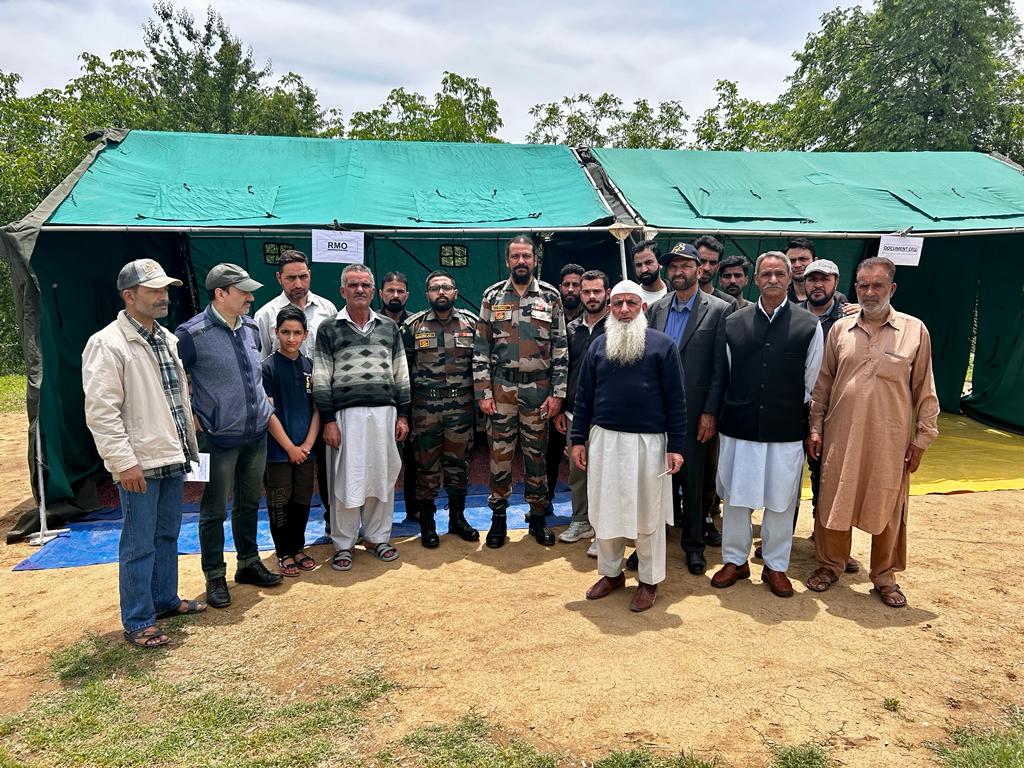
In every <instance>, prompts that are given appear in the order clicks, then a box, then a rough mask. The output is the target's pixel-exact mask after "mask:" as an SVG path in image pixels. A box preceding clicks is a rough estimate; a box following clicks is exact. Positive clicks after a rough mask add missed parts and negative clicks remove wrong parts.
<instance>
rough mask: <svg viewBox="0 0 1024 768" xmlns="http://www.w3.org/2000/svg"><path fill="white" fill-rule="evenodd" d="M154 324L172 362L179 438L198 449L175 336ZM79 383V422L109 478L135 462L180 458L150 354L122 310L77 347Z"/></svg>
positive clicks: (145, 465) (146, 464) (166, 462)
mask: <svg viewBox="0 0 1024 768" xmlns="http://www.w3.org/2000/svg"><path fill="white" fill-rule="evenodd" d="M156 327H157V328H158V329H159V332H160V333H162V334H163V338H164V341H165V342H166V344H167V346H168V348H169V349H170V350H171V354H172V355H173V356H174V362H175V364H176V365H177V368H178V378H179V380H180V381H181V399H182V402H183V404H184V406H185V429H186V432H185V439H186V440H187V441H188V445H189V448H190V449H191V450H192V451H193V453H194V454H196V455H198V453H199V448H198V446H197V444H196V433H195V429H194V427H193V426H192V404H191V402H190V400H189V395H188V379H186V378H185V370H184V368H182V366H181V360H180V359H178V351H177V348H178V339H177V337H176V336H175V335H174V334H173V333H171V332H170V331H168V330H167V329H166V328H164V327H163V326H161V325H160V324H159V323H157V324H156ZM82 388H83V389H84V390H85V423H86V424H87V425H88V426H89V431H90V432H92V437H93V440H95V441H96V451H97V452H98V453H99V455H100V458H102V459H103V464H104V466H106V468H107V469H108V470H109V472H110V474H111V475H113V476H114V480H117V479H118V477H119V475H120V473H121V472H124V471H125V470H126V469H131V468H132V467H134V466H135V465H136V464H139V465H141V466H142V469H143V471H145V470H148V469H155V468H157V467H166V466H170V465H173V464H183V463H185V455H184V453H183V451H182V449H181V441H180V440H179V439H178V430H177V428H176V427H175V425H174V417H173V416H172V415H171V409H170V407H168V405H167V398H166V396H165V395H164V388H163V383H162V381H161V380H160V367H159V364H158V363H157V359H156V355H154V354H153V350H152V349H150V346H149V344H147V343H146V340H145V339H143V338H142V336H141V335H140V334H139V332H138V331H137V330H136V329H135V328H134V326H132V324H131V322H129V320H128V318H127V316H126V315H125V313H124V310H122V311H121V312H119V313H118V315H117V319H116V320H114V322H112V323H111V324H110V325H108V326H107V327H106V328H103V329H102V330H100V331H97V332H96V333H94V334H93V335H92V336H91V337H90V338H89V341H88V342H87V343H86V345H85V349H84V350H83V351H82Z"/></svg>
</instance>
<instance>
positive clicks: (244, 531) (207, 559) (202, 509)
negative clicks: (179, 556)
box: [199, 432, 267, 581]
mask: <svg viewBox="0 0 1024 768" xmlns="http://www.w3.org/2000/svg"><path fill="white" fill-rule="evenodd" d="M199 450H201V451H209V453H210V481H209V482H208V483H207V484H206V488H204V489H203V498H202V499H201V500H200V501H199V550H200V553H201V556H200V563H201V565H202V568H203V574H204V575H205V576H206V580H207V581H209V580H210V579H214V578H217V577H219V576H224V575H226V573H227V563H225V562H224V521H225V520H226V519H227V516H228V494H229V493H230V494H231V497H232V503H231V535H232V537H233V538H234V540H235V553H236V555H237V557H238V567H239V568H240V569H241V568H245V567H246V566H248V565H252V564H253V563H258V562H259V560H260V551H259V548H258V547H257V540H256V522H257V514H258V512H259V508H260V497H261V496H262V495H263V471H264V469H265V468H266V466H267V438H266V435H263V436H261V437H259V438H258V439H256V440H254V441H253V442H251V443H249V444H248V445H239V446H236V447H234V448H221V447H220V446H218V445H215V444H214V443H213V442H212V441H211V440H210V439H209V438H208V436H207V435H206V433H205V432H203V433H200V436H199Z"/></svg>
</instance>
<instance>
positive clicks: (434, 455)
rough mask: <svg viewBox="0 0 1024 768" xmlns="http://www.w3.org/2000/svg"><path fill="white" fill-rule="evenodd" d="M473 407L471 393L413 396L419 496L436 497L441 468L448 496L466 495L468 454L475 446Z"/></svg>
mask: <svg viewBox="0 0 1024 768" xmlns="http://www.w3.org/2000/svg"><path fill="white" fill-rule="evenodd" d="M474 408H475V406H474V403H473V393H472V392H467V393H466V394H465V395H462V396H460V397H454V398H444V399H441V398H438V399H434V398H429V397H423V396H421V395H413V398H412V420H413V427H414V431H415V435H416V463H417V465H418V466H417V468H416V498H417V499H421V500H423V501H430V500H432V499H436V498H437V492H438V489H439V488H440V487H441V471H442V469H443V470H444V488H445V490H446V491H447V492H448V495H449V496H453V495H454V496H458V495H460V494H461V495H463V496H465V495H466V485H467V484H468V482H469V454H470V452H471V451H472V449H473V410H474Z"/></svg>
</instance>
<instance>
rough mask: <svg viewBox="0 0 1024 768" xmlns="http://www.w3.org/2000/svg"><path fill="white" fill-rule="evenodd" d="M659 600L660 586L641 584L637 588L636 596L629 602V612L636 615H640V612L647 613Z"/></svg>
mask: <svg viewBox="0 0 1024 768" xmlns="http://www.w3.org/2000/svg"><path fill="white" fill-rule="evenodd" d="M657 598H658V585H657V584H644V583H643V582H642V581H641V582H640V586H638V587H637V588H636V594H635V595H633V599H632V600H631V601H630V602H629V610H631V611H633V612H634V613H640V611H646V610H647V609H648V608H650V607H651V606H652V605H654V601H655V600H656V599H657Z"/></svg>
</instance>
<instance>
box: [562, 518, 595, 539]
mask: <svg viewBox="0 0 1024 768" xmlns="http://www.w3.org/2000/svg"><path fill="white" fill-rule="evenodd" d="M593 535H594V529H593V528H591V527H590V523H587V522H582V521H575V522H572V523H569V527H568V528H566V529H565V530H564V531H562V532H561V533H560V534H558V540H559V541H564V542H565V543H566V544H575V543H576V542H577V541H579V540H580V539H586V538H590V537H591V536H593Z"/></svg>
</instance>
